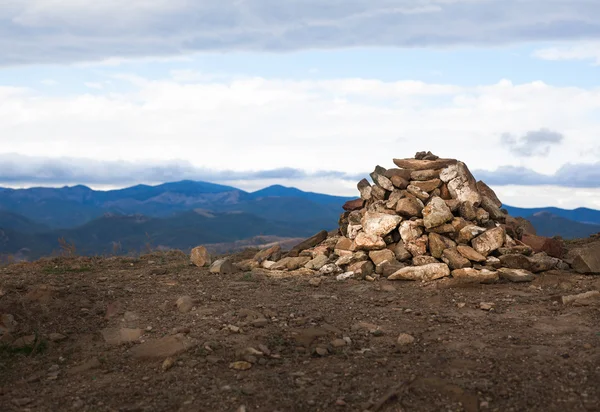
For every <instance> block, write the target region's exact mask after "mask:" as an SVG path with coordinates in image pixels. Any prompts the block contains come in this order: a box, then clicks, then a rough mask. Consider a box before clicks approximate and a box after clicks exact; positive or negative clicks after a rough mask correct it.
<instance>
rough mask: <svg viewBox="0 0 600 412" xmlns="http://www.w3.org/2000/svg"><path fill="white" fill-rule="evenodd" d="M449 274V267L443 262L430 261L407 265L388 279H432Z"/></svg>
mask: <svg viewBox="0 0 600 412" xmlns="http://www.w3.org/2000/svg"><path fill="white" fill-rule="evenodd" d="M446 276H450V268H449V267H448V265H446V264H445V263H430V264H429V265H423V266H408V267H405V268H402V269H400V270H398V271H396V272H394V273H393V274H391V275H390V276H388V280H434V279H440V278H443V277H446Z"/></svg>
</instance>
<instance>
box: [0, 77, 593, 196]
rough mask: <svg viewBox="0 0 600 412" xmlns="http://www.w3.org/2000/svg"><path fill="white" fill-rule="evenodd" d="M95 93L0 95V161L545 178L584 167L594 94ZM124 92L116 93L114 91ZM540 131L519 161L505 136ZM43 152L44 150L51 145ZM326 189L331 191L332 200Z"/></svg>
mask: <svg viewBox="0 0 600 412" xmlns="http://www.w3.org/2000/svg"><path fill="white" fill-rule="evenodd" d="M111 81H113V82H127V83H128V85H127V87H114V88H113V87H111V90H131V91H130V92H119V93H116V92H114V91H111V92H109V91H106V90H97V91H94V94H80V95H72V96H53V95H45V94H43V93H42V92H36V91H33V90H25V89H16V88H0V124H2V125H3V133H2V136H0V148H1V149H0V152H5V153H6V152H15V153H20V154H24V155H30V156H42V157H54V158H56V157H73V158H93V159H97V160H119V159H127V160H131V161H136V160H138V161H145V160H156V161H167V160H171V159H180V160H183V161H188V162H189V163H190V165H192V166H194V167H200V168H207V169H213V170H232V171H256V170H266V169H277V168H287V167H289V168H296V169H301V170H306V171H308V172H311V171H317V170H338V171H342V172H344V173H346V174H356V173H363V172H365V171H367V170H368V169H371V168H372V167H374V166H375V165H376V164H381V165H382V166H384V167H391V166H393V164H392V158H394V157H409V156H412V155H413V154H414V153H415V152H416V151H419V150H432V151H433V152H435V153H437V154H438V155H440V156H444V157H455V158H459V159H461V160H464V161H466V162H467V163H468V164H469V167H470V168H471V169H472V170H477V169H482V170H495V169H496V168H497V167H500V166H508V165H512V166H515V167H527V168H530V169H532V170H534V171H536V172H539V173H545V174H553V173H555V172H556V171H557V170H559V168H560V167H561V166H563V165H564V164H566V163H585V162H588V163H593V162H595V161H597V159H596V157H595V156H596V155H595V153H594V152H592V151H590V152H589V153H587V154H584V155H582V154H581V153H580V149H581V147H593V146H594V145H595V144H596V141H597V136H598V135H600V119H599V118H598V117H597V116H594V114H595V113H597V111H598V110H600V89H591V90H586V89H581V88H574V87H554V86H550V85H547V84H544V83H541V82H534V83H525V84H512V83H511V82H510V81H507V80H503V81H500V82H498V83H496V84H490V85H483V86H478V87H459V86H455V85H446V84H430V83H424V82H416V81H398V82H384V81H379V80H370V79H335V80H314V81H313V80H286V79H265V78H260V77H236V78H229V79H222V78H218V77H216V78H213V77H212V76H210V75H207V74H204V73H198V74H197V75H196V74H195V73H194V72H189V71H188V72H177V73H174V74H173V76H172V77H170V78H166V79H162V80H149V79H146V78H143V77H140V76H131V75H126V74H123V75H120V76H117V78H116V79H112V80H111ZM117 86H123V85H117ZM542 128H548V129H550V130H552V131H556V132H557V133H560V134H561V135H563V136H564V142H563V144H562V145H561V147H560V150H552V151H550V152H549V153H548V155H547V157H543V156H536V155H535V153H533V156H531V157H528V158H517V157H515V156H513V155H512V154H511V152H510V150H511V147H510V146H507V147H503V146H502V145H501V144H500V137H501V136H502V134H503V133H511V134H513V135H516V136H523V135H527V132H529V131H531V130H540V129H542ZM49 143H52V144H49ZM330 191H333V187H332V190H330Z"/></svg>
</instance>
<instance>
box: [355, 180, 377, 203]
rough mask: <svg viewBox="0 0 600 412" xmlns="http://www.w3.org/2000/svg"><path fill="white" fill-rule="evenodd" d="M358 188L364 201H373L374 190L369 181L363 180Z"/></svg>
mask: <svg viewBox="0 0 600 412" xmlns="http://www.w3.org/2000/svg"><path fill="white" fill-rule="evenodd" d="M356 187H357V188H358V191H359V192H360V198H361V199H363V200H369V199H371V197H372V191H373V189H372V188H371V184H370V183H369V181H368V180H367V179H363V180H361V181H360V182H358V184H357V185H356Z"/></svg>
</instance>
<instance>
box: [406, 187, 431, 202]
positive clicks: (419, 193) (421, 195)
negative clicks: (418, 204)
mask: <svg viewBox="0 0 600 412" xmlns="http://www.w3.org/2000/svg"><path fill="white" fill-rule="evenodd" d="M406 191H407V192H408V193H410V194H411V195H413V196H414V197H416V198H417V199H419V200H422V201H425V200H427V199H429V193H427V192H425V191H423V190H421V189H420V188H419V187H417V186H414V185H408V187H407V188H406Z"/></svg>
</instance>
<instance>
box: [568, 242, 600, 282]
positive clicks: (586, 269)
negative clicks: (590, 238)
mask: <svg viewBox="0 0 600 412" xmlns="http://www.w3.org/2000/svg"><path fill="white" fill-rule="evenodd" d="M567 257H568V258H569V259H570V260H571V262H572V263H571V266H572V267H573V269H574V270H575V271H577V272H579V273H596V274H598V273H600V242H593V243H591V244H589V245H586V246H582V247H577V248H574V249H571V250H570V251H569V253H568V255H567Z"/></svg>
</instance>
